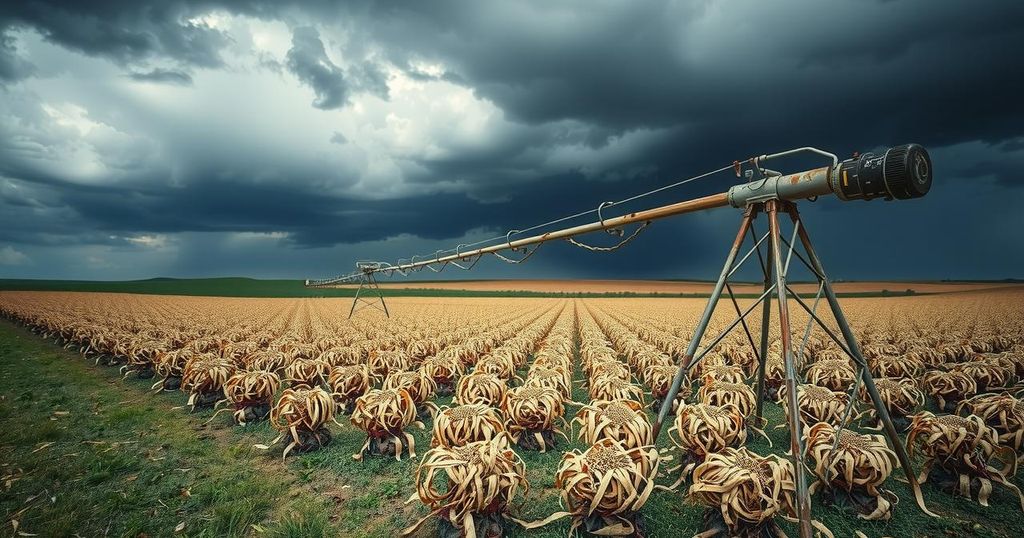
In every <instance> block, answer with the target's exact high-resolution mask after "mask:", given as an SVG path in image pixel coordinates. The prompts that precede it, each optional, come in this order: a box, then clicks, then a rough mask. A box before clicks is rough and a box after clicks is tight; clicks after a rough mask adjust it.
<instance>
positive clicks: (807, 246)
mask: <svg viewBox="0 0 1024 538" xmlns="http://www.w3.org/2000/svg"><path fill="white" fill-rule="evenodd" d="M788 211H789V216H790V218H791V219H792V220H793V223H794V225H796V223H798V222H800V214H799V213H798V212H797V210H796V206H793V205H790V206H789V208H788ZM799 233H800V242H801V243H803V247H804V251H805V252H806V253H807V257H808V259H809V261H810V263H811V266H812V267H813V269H814V270H815V271H816V272H817V273H818V275H820V278H821V283H822V285H823V287H824V291H825V299H826V301H828V305H829V308H831V310H832V316H833V317H835V320H836V324H838V325H839V330H840V331H841V332H842V333H843V338H844V339H845V340H846V345H847V346H848V347H849V349H850V352H851V355H853V360H854V361H855V362H857V366H858V367H860V369H861V379H862V381H863V382H864V389H865V390H866V391H867V392H868V395H870V396H871V403H872V405H873V406H874V408H875V413H876V414H877V415H878V419H879V420H880V421H881V422H882V427H883V430H884V431H885V435H886V437H888V438H889V444H891V445H892V448H893V451H894V452H896V457H897V459H899V461H900V466H901V467H903V474H904V475H906V477H907V482H908V483H909V484H910V487H911V489H913V491H914V497H915V499H916V500H917V504H918V506H920V507H921V510H922V511H924V512H925V513H926V514H928V515H931V516H936V517H937V515H936V514H934V513H932V512H931V511H930V510H928V507H927V506H925V504H924V497H923V496H922V494H921V485H920V484H919V483H918V482H917V476H915V475H914V468H913V466H912V465H911V463H910V456H909V455H908V454H907V448H906V446H904V444H903V440H902V439H901V438H900V435H899V432H897V431H896V426H894V425H893V423H892V417H890V416H889V409H888V408H887V407H886V406H885V403H884V402H883V401H882V397H881V396H880V395H879V394H878V389H877V388H876V387H875V380H874V379H873V378H872V377H871V370H870V369H869V368H868V367H867V361H865V360H864V355H863V354H862V353H861V350H860V345H859V344H858V343H857V338H856V337H855V336H854V334H853V330H852V329H851V328H850V324H849V323H848V322H847V321H846V316H845V315H844V314H843V309H842V308H841V307H840V306H839V299H838V298H837V297H836V294H835V291H834V290H833V289H832V284H831V283H830V282H829V280H828V277H827V276H825V268H824V267H823V266H822V265H821V260H819V259H818V254H817V253H816V252H815V251H814V246H813V245H812V244H811V239H810V237H809V236H808V235H807V228H806V227H805V226H802V225H801V226H800V229H799Z"/></svg>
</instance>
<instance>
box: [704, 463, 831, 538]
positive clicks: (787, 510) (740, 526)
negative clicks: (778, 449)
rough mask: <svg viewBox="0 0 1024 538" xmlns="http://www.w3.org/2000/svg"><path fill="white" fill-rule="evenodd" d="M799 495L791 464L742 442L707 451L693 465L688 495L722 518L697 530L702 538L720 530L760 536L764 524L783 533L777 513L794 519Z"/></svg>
mask: <svg viewBox="0 0 1024 538" xmlns="http://www.w3.org/2000/svg"><path fill="white" fill-rule="evenodd" d="M795 497H796V478H795V475H794V472H793V464H792V463H790V462H789V461H786V460H783V459H782V458H779V457H778V456H776V455H770V456H767V457H762V456H758V455H757V454H754V453H753V452H750V451H749V450H747V449H746V448H742V447H741V448H725V449H723V450H722V452H719V453H713V454H709V455H708V457H707V460H706V461H705V462H704V463H702V464H700V465H698V466H697V468H696V469H694V470H693V485H692V486H690V493H689V496H688V498H689V499H690V500H691V501H692V502H694V503H696V504H699V505H702V506H706V507H707V508H709V509H711V510H716V512H715V513H716V514H720V515H721V518H722V522H723V525H722V526H716V525H712V526H711V528H710V529H708V530H706V531H704V532H702V533H700V534H698V535H697V536H699V537H701V538H708V537H712V536H717V535H719V534H722V533H726V534H727V535H728V536H759V534H758V533H759V532H760V530H761V529H770V530H774V531H775V532H776V533H777V534H781V530H780V529H778V525H777V524H776V523H775V521H774V518H775V516H779V517H782V518H785V519H787V520H794V519H795V517H796V508H795V507H796V505H795ZM811 523H812V525H814V526H815V527H816V528H817V529H818V530H819V531H821V532H822V534H824V535H826V536H828V537H831V536H832V533H831V532H829V531H828V529H827V528H825V527H824V526H823V525H821V523H819V522H817V521H812V522H811Z"/></svg>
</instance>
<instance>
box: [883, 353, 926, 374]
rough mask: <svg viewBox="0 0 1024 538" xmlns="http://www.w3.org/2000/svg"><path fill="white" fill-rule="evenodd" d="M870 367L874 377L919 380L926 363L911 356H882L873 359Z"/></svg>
mask: <svg viewBox="0 0 1024 538" xmlns="http://www.w3.org/2000/svg"><path fill="white" fill-rule="evenodd" d="M869 366H870V368H871V375H872V376H874V377H910V378H918V377H920V376H921V374H922V373H924V369H925V365H924V362H923V361H921V360H920V359H918V358H916V357H914V356H911V355H882V356H879V357H877V358H874V359H871V361H870V363H869Z"/></svg>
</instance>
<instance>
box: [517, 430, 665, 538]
mask: <svg viewBox="0 0 1024 538" xmlns="http://www.w3.org/2000/svg"><path fill="white" fill-rule="evenodd" d="M658 463H659V456H658V451H657V450H655V449H654V447H652V446H647V447H638V448H632V449H626V448H625V447H623V446H622V444H621V443H619V442H618V441H615V440H613V439H607V438H605V439H601V440H599V441H597V442H596V443H594V444H593V445H591V447H590V448H588V449H587V450H586V451H584V452H582V453H581V452H579V451H578V450H574V451H572V452H567V453H565V454H564V455H563V456H562V463H561V465H560V466H559V468H558V473H557V474H556V475H555V487H557V488H561V489H562V497H561V500H562V505H563V506H565V507H566V508H567V510H566V511H564V512H556V513H554V514H552V515H551V516H549V517H547V518H545V519H543V520H540V521H534V522H525V521H521V520H515V521H517V522H518V523H520V524H521V525H523V526H524V527H525V528H527V529H533V528H537V527H540V526H543V525H547V524H548V523H551V522H552V521H555V520H558V519H561V518H564V517H572V525H571V526H570V529H569V534H570V535H573V534H575V531H576V529H578V528H579V527H580V526H584V528H585V529H586V530H587V531H588V532H591V533H594V534H600V535H602V536H629V535H632V534H633V533H634V532H635V531H636V522H635V518H636V515H637V512H638V511H639V510H640V508H642V507H643V506H644V504H646V503H647V499H648V498H650V496H651V492H653V491H654V477H655V476H656V475H657V473H658Z"/></svg>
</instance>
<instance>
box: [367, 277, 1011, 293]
mask: <svg viewBox="0 0 1024 538" xmlns="http://www.w3.org/2000/svg"><path fill="white" fill-rule="evenodd" d="M712 286H713V284H712V283H710V282H687V281H669V280H466V281H436V282H386V283H381V287H384V288H392V289H423V288H429V289H450V290H468V291H532V292H562V293H621V292H632V293H708V292H710V291H711V287H712ZM834 286H835V289H836V292H838V293H872V292H880V291H882V290H889V291H892V292H897V291H905V290H907V289H912V290H914V291H915V292H917V293H956V292H966V291H979V290H986V289H1001V288H1007V287H1018V288H1022V287H1024V285H1022V284H1010V283H1007V284H1002V283H994V282H981V283H971V282H837V283H835V284H834ZM793 288H794V289H796V290H797V291H798V292H801V293H803V292H810V293H814V292H815V291H817V285H815V284H794V285H793ZM733 291H735V292H737V293H760V292H761V285H760V284H734V285H733Z"/></svg>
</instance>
